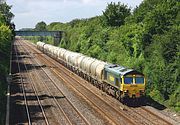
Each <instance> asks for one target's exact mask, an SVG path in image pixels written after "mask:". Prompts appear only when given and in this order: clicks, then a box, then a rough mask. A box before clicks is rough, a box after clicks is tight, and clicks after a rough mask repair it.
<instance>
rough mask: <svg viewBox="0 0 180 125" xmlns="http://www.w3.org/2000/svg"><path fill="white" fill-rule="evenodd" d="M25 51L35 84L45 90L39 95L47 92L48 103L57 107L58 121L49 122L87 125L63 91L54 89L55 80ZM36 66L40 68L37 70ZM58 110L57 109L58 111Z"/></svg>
mask: <svg viewBox="0 0 180 125" xmlns="http://www.w3.org/2000/svg"><path fill="white" fill-rule="evenodd" d="M19 44H20V43H19ZM21 47H22V49H24V50H25V48H24V47H23V46H22V45H21ZM26 52H27V53H28V55H30V57H31V60H29V63H31V62H30V61H32V60H33V66H31V67H30V68H31V69H33V71H34V74H33V75H34V76H32V77H33V78H34V80H36V81H39V82H38V83H36V86H37V84H39V86H40V87H39V88H42V87H43V89H45V90H46V92H45V93H41V94H40V95H45V94H47V95H48V96H50V97H51V98H52V99H53V100H52V101H51V102H50V103H49V104H52V103H53V106H56V107H58V109H57V108H56V110H54V113H56V114H60V115H58V116H56V117H57V118H58V119H59V121H58V122H56V123H55V121H53V122H54V123H51V124H62V125H64V124H66V125H67V124H70V125H72V124H81V125H88V124H89V123H88V121H86V119H85V118H84V117H83V115H81V114H80V113H79V112H78V110H77V109H76V108H75V107H74V106H73V105H72V104H71V102H70V101H69V100H68V99H67V98H66V97H65V96H64V95H63V93H62V92H60V91H57V90H56V91H55V89H57V87H56V85H55V82H54V81H53V79H52V78H51V76H49V75H48V74H47V73H46V72H45V70H44V69H43V68H42V67H36V66H35V65H39V64H38V62H37V61H36V60H35V59H34V58H33V55H32V54H31V52H29V51H28V50H26ZM38 68H41V70H37V69H38ZM40 84H41V85H40ZM53 84H54V88H53V87H52V85H53ZM52 88H53V89H52ZM52 90H53V91H52ZM56 92H57V93H56ZM54 94H56V95H61V97H62V98H61V97H60V98H59V99H57V98H58V96H57V97H55V96H54ZM46 103H47V102H46ZM63 106H64V107H63ZM65 108H66V109H65ZM58 110H59V112H58ZM77 116H78V117H77Z"/></svg>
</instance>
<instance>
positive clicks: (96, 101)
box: [29, 46, 137, 125]
mask: <svg viewBox="0 0 180 125" xmlns="http://www.w3.org/2000/svg"><path fill="white" fill-rule="evenodd" d="M29 47H30V46H29ZM36 53H38V52H37V51H36ZM38 57H39V58H40V56H38ZM41 60H43V62H45V63H46V65H49V66H51V67H60V69H61V71H60V70H56V69H58V68H51V70H52V71H53V72H54V73H55V74H56V75H57V76H59V78H60V79H61V80H62V81H64V83H66V85H67V84H68V85H71V87H72V88H74V90H75V91H76V92H77V93H79V94H80V95H81V96H83V98H85V99H86V101H89V102H90V103H91V105H93V106H92V107H95V109H96V111H98V112H99V113H101V115H104V116H105V117H106V118H107V119H108V120H109V121H110V123H111V124H122V125H123V124H131V125H135V124H137V123H135V122H134V121H132V120H131V119H130V118H128V116H126V115H124V114H123V113H122V112H120V111H117V110H115V109H114V108H113V107H111V106H110V105H109V104H108V103H106V102H104V101H103V100H102V99H101V98H99V97H98V96H96V95H95V94H93V92H92V91H90V90H87V89H86V88H85V87H84V86H82V85H81V86H80V84H81V83H80V82H79V81H77V80H76V79H74V78H73V79H72V78H71V77H72V76H71V75H69V74H72V73H69V71H68V72H67V69H66V68H65V67H63V66H62V65H60V64H58V63H57V64H56V63H54V62H53V61H51V63H50V62H49V59H44V58H42V57H41ZM68 73H69V74H68ZM62 74H64V75H62ZM80 87H81V89H77V88H80ZM82 90H83V91H82Z"/></svg>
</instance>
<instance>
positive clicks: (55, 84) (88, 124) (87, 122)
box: [25, 43, 90, 125]
mask: <svg viewBox="0 0 180 125" xmlns="http://www.w3.org/2000/svg"><path fill="white" fill-rule="evenodd" d="M25 44H26V43H25ZM26 45H27V46H29V45H28V44H26ZM29 47H30V46H29ZM30 48H31V47H30ZM31 49H32V48H31ZM33 50H34V49H33ZM27 51H28V53H30V52H29V50H27ZM34 62H36V63H37V64H38V65H40V64H39V63H38V62H37V61H36V60H35V59H34ZM41 69H42V70H43V72H44V73H45V74H46V76H47V77H48V78H49V79H50V80H51V81H52V83H53V85H54V86H55V87H56V88H57V89H58V90H59V92H60V93H61V94H62V95H63V96H65V95H64V94H63V93H62V91H61V89H60V88H59V87H58V86H57V83H56V82H55V81H54V80H53V79H52V78H51V77H50V76H49V75H48V73H47V72H46V71H45V70H44V69H43V68H42V67H41ZM36 74H37V73H36ZM37 75H38V74H37ZM43 83H44V82H43ZM44 85H45V86H46V88H47V89H48V90H49V92H50V89H49V87H48V86H47V85H46V84H45V83H44ZM50 93H51V92H50ZM51 95H52V96H53V94H51ZM53 98H54V99H55V102H56V103H57V105H58V107H59V108H60V109H61V110H62V111H63V109H62V107H61V106H60V105H59V103H58V101H57V99H56V98H55V97H54V96H53ZM65 99H66V100H67V102H68V103H69V104H70V105H71V106H72V107H73V109H74V110H75V111H76V112H77V113H78V115H79V116H80V117H81V118H82V119H83V120H84V122H85V123H86V124H87V125H90V123H89V121H87V119H86V118H85V117H84V116H83V115H82V114H81V113H80V112H79V111H78V109H77V108H76V107H75V106H74V105H73V104H72V102H71V101H70V100H69V99H68V98H65ZM63 114H64V115H65V116H66V117H67V119H68V121H69V122H70V119H69V118H68V116H67V115H66V114H65V112H64V111H63Z"/></svg>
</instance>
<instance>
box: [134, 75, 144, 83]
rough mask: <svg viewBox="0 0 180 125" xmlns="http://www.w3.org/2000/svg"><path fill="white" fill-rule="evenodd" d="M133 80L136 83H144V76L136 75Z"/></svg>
mask: <svg viewBox="0 0 180 125" xmlns="http://www.w3.org/2000/svg"><path fill="white" fill-rule="evenodd" d="M135 82H136V84H144V78H143V77H136V78H135Z"/></svg>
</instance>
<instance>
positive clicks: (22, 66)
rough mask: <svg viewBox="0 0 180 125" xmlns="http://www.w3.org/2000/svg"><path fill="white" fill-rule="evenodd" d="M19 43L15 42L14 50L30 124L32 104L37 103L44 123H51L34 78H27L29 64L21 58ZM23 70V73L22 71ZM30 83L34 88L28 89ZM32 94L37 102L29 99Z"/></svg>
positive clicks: (31, 121)
mask: <svg viewBox="0 0 180 125" xmlns="http://www.w3.org/2000/svg"><path fill="white" fill-rule="evenodd" d="M18 46H19V45H18V44H17V43H15V44H14V50H15V58H16V61H17V67H18V72H19V76H20V83H21V90H22V93H23V98H24V105H25V108H26V116H27V121H28V124H29V125H31V124H33V120H32V119H33V114H32V113H33V112H34V111H33V110H34V109H33V107H31V105H36V106H37V107H36V109H35V110H41V113H42V114H39V116H40V115H41V117H43V119H44V120H43V121H44V122H42V123H44V124H46V125H49V122H48V120H47V117H46V115H45V112H44V109H43V106H42V104H41V102H40V99H39V96H38V94H37V91H36V88H35V86H34V85H33V84H32V83H33V81H32V79H31V78H30V79H27V78H29V76H27V72H28V70H27V66H26V65H25V64H24V62H23V61H22V60H21V59H22V57H23V56H24V55H23V54H24V53H23V52H22V51H19V50H18ZM22 72H23V73H22ZM27 84H29V85H30V86H31V89H32V90H28V89H27V86H29V85H27ZM29 91H32V93H29ZM30 96H35V98H36V99H37V100H36V102H35V101H29V100H30V99H29V97H30ZM37 108H39V109H37Z"/></svg>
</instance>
